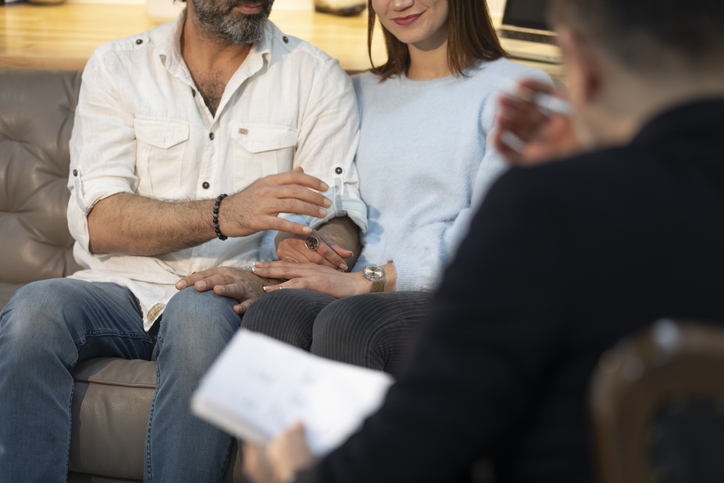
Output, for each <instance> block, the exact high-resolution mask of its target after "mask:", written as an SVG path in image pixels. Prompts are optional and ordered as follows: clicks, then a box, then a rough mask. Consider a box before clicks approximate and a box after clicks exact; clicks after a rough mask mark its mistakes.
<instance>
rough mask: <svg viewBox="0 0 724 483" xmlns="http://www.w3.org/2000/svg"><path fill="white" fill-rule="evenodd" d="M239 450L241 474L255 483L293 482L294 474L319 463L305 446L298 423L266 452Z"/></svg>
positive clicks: (246, 445) (249, 448)
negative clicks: (242, 468)
mask: <svg viewBox="0 0 724 483" xmlns="http://www.w3.org/2000/svg"><path fill="white" fill-rule="evenodd" d="M242 449H243V452H244V457H243V458H242V461H243V466H244V474H245V475H246V476H248V477H249V478H251V479H252V480H253V481H255V482H256V483H284V482H290V481H293V479H294V474H295V473H296V472H298V471H300V470H303V469H306V468H309V467H310V466H312V465H313V464H314V463H315V462H316V461H317V460H318V458H317V457H316V456H315V455H314V454H313V453H312V451H311V450H310V449H309V446H308V445H307V441H306V439H305V436H304V426H303V425H302V424H301V423H296V424H294V425H293V426H292V427H291V428H289V429H288V430H287V431H286V432H284V433H282V434H281V435H279V436H277V437H276V438H274V439H273V440H272V442H271V443H269V445H268V446H267V447H266V448H262V447H260V446H256V445H253V444H249V443H244V445H243V446H242Z"/></svg>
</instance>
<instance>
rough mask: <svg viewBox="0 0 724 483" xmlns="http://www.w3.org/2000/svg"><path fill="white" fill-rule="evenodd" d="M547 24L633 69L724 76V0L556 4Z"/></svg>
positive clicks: (560, 0)
mask: <svg viewBox="0 0 724 483" xmlns="http://www.w3.org/2000/svg"><path fill="white" fill-rule="evenodd" d="M548 19H549V22H550V23H551V25H553V26H557V25H563V26H566V27H567V28H569V29H570V30H572V31H574V32H576V33H577V34H579V35H580V36H582V37H585V38H586V39H588V40H589V41H590V42H591V43H593V44H594V45H595V46H596V47H597V48H599V49H600V50H601V51H603V52H605V53H606V54H608V55H609V56H610V57H611V58H613V59H614V60H615V61H617V62H619V63H620V64H621V65H622V66H624V67H626V68H628V69H629V70H633V71H640V72H648V73H651V72H671V70H672V69H678V70H682V69H689V70H692V71H695V72H707V71H711V72H722V71H724V0H551V2H550V4H549V7H548Z"/></svg>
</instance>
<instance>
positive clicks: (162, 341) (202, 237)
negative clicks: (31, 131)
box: [0, 0, 366, 482]
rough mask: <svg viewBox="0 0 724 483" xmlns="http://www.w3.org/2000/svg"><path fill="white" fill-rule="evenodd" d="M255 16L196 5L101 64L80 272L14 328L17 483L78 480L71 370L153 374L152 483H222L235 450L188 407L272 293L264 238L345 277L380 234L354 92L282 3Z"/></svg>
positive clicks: (90, 103)
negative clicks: (278, 11)
mask: <svg viewBox="0 0 724 483" xmlns="http://www.w3.org/2000/svg"><path fill="white" fill-rule="evenodd" d="M251 1H252V2H254V3H244V0H242V1H241V2H238V1H237V0H194V1H193V2H190V3H189V5H188V8H187V11H186V12H184V13H182V14H181V16H180V17H179V18H178V19H177V20H176V21H175V22H172V23H169V24H165V25H162V26H159V27H157V28H155V29H152V30H149V31H147V32H144V33H142V34H139V35H136V36H133V37H130V38H127V39H123V40H119V41H114V42H111V43H109V44H106V45H104V46H102V47H100V48H99V49H98V50H96V52H94V54H93V56H92V57H91V58H90V60H89V61H88V65H87V67H86V69H85V71H84V73H83V84H82V88H81V93H80V98H79V102H78V107H77V111H76V118H75V126H74V130H73V136H72V138H71V143H70V149H71V176H70V180H69V188H70V190H71V198H70V202H69V205H68V221H69V225H70V230H71V233H72V234H73V236H74V238H75V239H76V244H75V248H74V253H75V257H76V259H77V260H78V262H79V263H80V264H81V265H82V266H83V267H84V268H85V270H82V271H80V272H78V273H76V274H74V275H73V276H72V277H71V278H68V279H57V280H47V281H43V282H37V283H34V284H30V285H28V286H26V287H24V288H23V289H21V290H19V291H18V292H17V293H16V295H15V296H14V297H13V299H12V300H11V302H10V303H9V304H8V305H7V306H6V308H5V309H4V311H3V313H2V314H0V367H2V368H3V371H2V372H3V374H4V375H3V376H0V407H2V411H1V413H2V414H0V450H1V451H0V475H2V481H42V482H51V481H65V475H66V473H67V470H68V467H67V460H68V450H69V442H70V401H71V396H72V391H73V380H72V378H71V376H70V373H69V371H70V369H72V368H73V367H74V366H75V365H76V364H77V363H78V362H79V361H81V360H83V359H87V358H90V357H98V356H116V357H124V358H129V359H130V358H140V359H147V360H150V359H154V360H156V361H157V368H158V369H157V389H156V394H155V396H154V400H153V403H152V409H151V414H150V416H149V423H148V432H147V438H146V464H145V472H146V474H145V481H148V482H150V481H155V482H163V481H168V482H180V481H194V482H211V481H219V480H220V478H221V476H222V473H223V470H224V468H225V466H226V463H227V459H228V457H229V449H230V445H231V438H229V437H228V436H226V435H225V434H223V433H221V432H220V431H217V430H216V429H214V428H212V427H211V426H209V425H207V424H205V423H203V422H201V421H200V420H198V419H196V418H194V417H193V416H192V415H191V414H190V412H189V409H188V406H189V404H188V400H189V396H190V393H191V391H193V389H194V388H195V387H196V384H197V381H198V379H199V378H200V376H201V375H202V374H203V373H204V372H205V370H206V368H207V367H208V366H209V365H210V364H211V362H212V361H213V360H214V358H215V357H216V356H217V355H218V353H219V352H220V351H221V349H222V348H223V347H224V345H225V344H226V342H227V341H228V340H229V338H230V337H231V336H232V335H233V333H234V332H235V331H236V329H237V328H238V327H239V323H240V317H239V314H240V313H243V311H244V310H245V308H246V307H247V306H248V304H249V303H250V301H251V300H253V299H254V298H255V297H257V296H259V295H260V294H261V293H263V291H262V287H263V286H264V285H268V284H270V283H274V281H269V280H264V279H260V278H259V277H257V276H255V275H253V274H252V273H251V272H250V271H249V270H248V269H247V268H249V267H250V264H251V263H252V262H254V261H257V260H259V259H260V256H261V255H260V250H261V245H262V243H261V242H262V238H263V236H264V235H263V232H264V231H265V230H280V231H281V232H289V233H290V235H281V236H278V237H277V238H278V239H279V240H281V243H285V244H288V245H290V246H291V247H295V246H296V247H299V246H300V245H301V246H302V247H303V246H304V238H305V237H306V236H307V235H310V234H311V235H315V236H320V237H321V238H322V240H323V241H322V243H321V244H320V247H319V248H317V249H316V251H314V252H312V251H309V250H306V248H305V249H304V250H306V251H307V252H308V253H309V257H310V260H312V261H318V262H320V261H321V262H323V263H327V264H329V263H332V264H333V265H335V266H337V267H338V268H340V269H345V268H346V265H345V264H344V262H343V260H342V258H340V255H345V256H346V255H349V253H346V252H345V251H344V250H342V249H340V248H334V243H337V244H338V245H341V246H346V247H348V248H353V247H354V246H355V245H354V243H357V242H356V241H355V238H356V237H357V234H358V229H363V230H364V229H365V228H366V210H365V207H364V204H363V203H362V201H361V200H360V198H359V192H358V189H357V174H356V171H355V167H354V164H353V157H354V152H355V148H356V142H357V135H358V133H357V130H358V114H357V106H356V101H355V96H354V92H353V89H352V84H351V82H350V80H349V78H348V77H347V76H346V74H345V73H344V72H343V71H342V70H341V69H340V67H339V65H338V63H337V62H336V61H335V60H333V59H331V58H329V57H328V56H327V55H326V54H324V53H323V52H321V51H319V50H318V49H316V48H314V47H313V46H311V45H309V44H307V43H305V42H302V41H300V40H298V39H295V38H292V37H287V36H285V35H284V34H283V33H282V32H280V31H279V30H278V29H277V28H276V26H274V25H273V24H271V23H268V22H267V18H268V15H269V13H270V11H271V5H272V2H273V0H251ZM302 170H303V172H302ZM227 194H228V196H226V195H227ZM280 213H287V215H284V216H282V217H280V216H278V215H279V214H280ZM312 230H317V231H312ZM227 238H228V239H227ZM266 238H267V244H269V245H271V243H272V242H271V239H272V236H267V237H266ZM324 240H327V241H328V242H329V243H327V244H325V243H324ZM333 242H334V243H333ZM330 247H331V248H330ZM355 251H358V250H355ZM269 252H270V253H272V252H273V247H272V249H271V250H269ZM325 259H326V260H325ZM192 285H193V286H192ZM184 288H185V289H184ZM180 289H183V290H180ZM212 289H213V290H212ZM38 455H42V457H38Z"/></svg>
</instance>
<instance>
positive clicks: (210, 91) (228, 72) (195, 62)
mask: <svg viewBox="0 0 724 483" xmlns="http://www.w3.org/2000/svg"><path fill="white" fill-rule="evenodd" d="M188 4H189V5H188V7H187V8H188V11H187V13H186V20H185V21H184V26H183V32H182V33H181V55H182V57H183V59H184V61H185V62H186V66H187V67H188V69H189V73H190V74H191V78H192V79H193V80H194V83H196V87H197V88H198V90H199V92H200V93H201V95H202V97H203V99H204V102H205V103H206V106H207V107H208V108H209V111H210V112H211V114H212V115H215V114H216V109H217V108H218V106H219V102H220V101H221V96H222V94H223V92H224V89H225V87H226V85H227V84H228V82H229V80H230V79H231V77H232V76H233V75H234V73H235V72H236V71H237V70H238V69H239V66H241V64H242V63H243V62H244V60H246V57H247V56H248V55H249V52H250V51H251V44H233V43H231V42H225V41H222V40H219V39H216V38H213V37H211V36H210V35H208V34H207V33H206V32H204V30H203V29H202V28H201V26H200V25H199V22H198V20H197V18H196V16H195V13H194V11H193V6H192V4H191V2H188Z"/></svg>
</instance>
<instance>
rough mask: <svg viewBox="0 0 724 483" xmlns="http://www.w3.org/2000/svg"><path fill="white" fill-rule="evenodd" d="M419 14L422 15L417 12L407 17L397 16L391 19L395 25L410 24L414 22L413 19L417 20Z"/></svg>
mask: <svg viewBox="0 0 724 483" xmlns="http://www.w3.org/2000/svg"><path fill="white" fill-rule="evenodd" d="M420 15H422V14H421V13H418V14H416V15H408V16H407V17H397V18H393V19H392V20H393V21H394V22H395V23H396V24H397V25H410V24H411V23H412V22H414V21H415V20H417V19H418V18H420Z"/></svg>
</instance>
